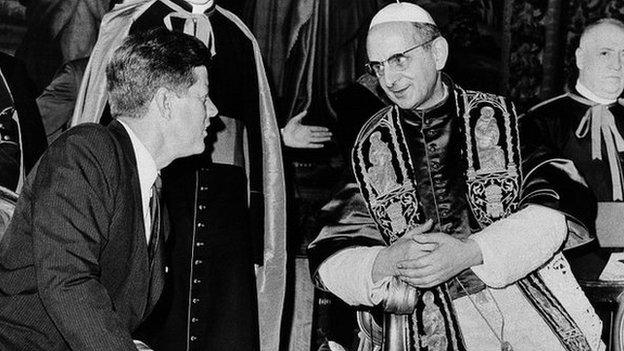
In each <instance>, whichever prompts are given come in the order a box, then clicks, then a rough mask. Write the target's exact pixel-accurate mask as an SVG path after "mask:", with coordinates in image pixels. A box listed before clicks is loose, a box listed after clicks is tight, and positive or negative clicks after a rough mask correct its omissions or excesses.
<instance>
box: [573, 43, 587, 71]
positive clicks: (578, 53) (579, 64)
mask: <svg viewBox="0 0 624 351" xmlns="http://www.w3.org/2000/svg"><path fill="white" fill-rule="evenodd" d="M584 55H585V53H584V52H583V49H581V47H580V46H579V47H578V48H576V51H575V52H574V57H575V58H576V68H578V69H579V70H582V69H583V56H584Z"/></svg>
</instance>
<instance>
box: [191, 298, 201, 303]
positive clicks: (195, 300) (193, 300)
mask: <svg viewBox="0 0 624 351" xmlns="http://www.w3.org/2000/svg"><path fill="white" fill-rule="evenodd" d="M191 302H193V303H198V302H199V299H192V300H191Z"/></svg>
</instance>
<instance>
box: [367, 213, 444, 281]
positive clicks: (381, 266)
mask: <svg viewBox="0 0 624 351" xmlns="http://www.w3.org/2000/svg"><path fill="white" fill-rule="evenodd" d="M432 227H433V221H431V220H428V221H427V222H425V223H424V224H423V225H421V226H418V227H416V228H414V229H412V230H411V231H409V232H407V233H405V235H403V236H402V237H400V238H399V239H398V240H397V241H395V242H394V243H393V244H392V245H390V246H387V247H384V248H383V249H381V250H380V251H379V254H378V255H377V258H376V259H375V262H374V263H373V282H377V281H379V280H381V279H383V278H385V277H388V276H393V275H398V271H397V264H398V263H399V262H400V261H403V260H407V259H410V258H412V259H413V258H417V257H420V256H422V255H424V254H426V253H428V252H430V251H431V250H433V248H434V246H433V245H428V244H424V245H423V244H420V243H419V242H417V241H414V240H413V238H414V237H415V236H418V235H422V234H423V233H426V232H427V231H429V230H431V228H432Z"/></svg>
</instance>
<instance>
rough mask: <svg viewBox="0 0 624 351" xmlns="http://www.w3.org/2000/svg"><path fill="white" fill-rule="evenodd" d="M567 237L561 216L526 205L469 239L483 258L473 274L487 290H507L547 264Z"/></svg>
mask: <svg viewBox="0 0 624 351" xmlns="http://www.w3.org/2000/svg"><path fill="white" fill-rule="evenodd" d="M566 234H567V226H566V220H565V216H564V215H563V214H562V213H561V212H559V211H556V210H553V209H551V208H548V207H544V206H540V205H529V206H527V207H526V208H524V209H522V210H521V211H519V212H517V213H514V214H512V215H511V216H509V217H507V218H504V219H501V220H499V221H497V222H495V223H493V224H492V225H490V226H489V227H487V228H485V229H483V230H482V231H481V232H479V233H476V234H474V235H472V236H470V238H471V239H473V240H474V241H476V242H477V244H478V245H479V248H481V254H482V257H483V263H482V264H481V265H478V266H473V267H472V270H473V272H474V273H475V274H476V275H477V276H478V277H479V278H480V279H481V280H483V282H484V283H485V284H486V285H488V286H491V287H495V288H500V287H504V286H507V285H509V284H511V283H513V282H515V281H517V280H519V279H521V278H522V277H524V276H526V275H527V274H529V273H531V272H532V271H534V270H536V269H537V268H539V267H540V266H541V265H542V264H544V263H545V262H546V261H548V260H549V259H550V258H551V257H552V256H553V254H554V253H555V252H556V251H557V250H558V249H559V248H560V247H561V244H562V243H563V240H564V239H565V237H566Z"/></svg>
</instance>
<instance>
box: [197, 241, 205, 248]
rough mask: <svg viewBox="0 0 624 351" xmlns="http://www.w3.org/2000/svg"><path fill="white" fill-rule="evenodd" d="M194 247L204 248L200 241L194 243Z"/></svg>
mask: <svg viewBox="0 0 624 351" xmlns="http://www.w3.org/2000/svg"><path fill="white" fill-rule="evenodd" d="M195 246H197V247H201V246H204V243H203V242H201V241H198V242H196V243H195Z"/></svg>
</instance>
